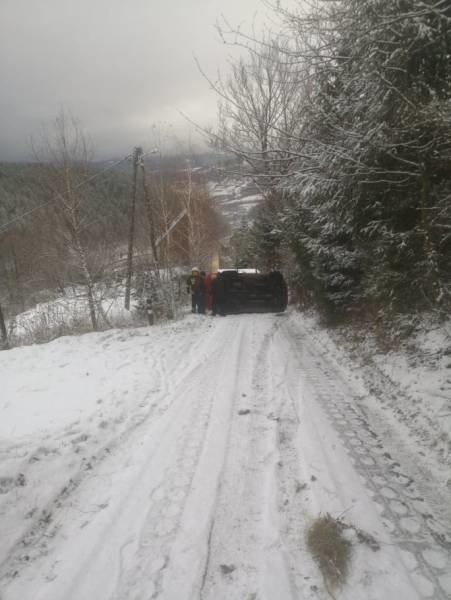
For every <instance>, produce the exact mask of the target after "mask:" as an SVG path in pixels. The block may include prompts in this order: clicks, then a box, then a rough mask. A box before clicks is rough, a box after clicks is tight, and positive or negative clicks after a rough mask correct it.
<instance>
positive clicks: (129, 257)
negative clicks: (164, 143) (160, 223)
mask: <svg viewBox="0 0 451 600" xmlns="http://www.w3.org/2000/svg"><path fill="white" fill-rule="evenodd" d="M141 154H142V149H141V148H135V150H134V152H133V182H132V191H131V196H130V204H129V209H128V223H129V229H128V252H127V275H126V279H125V302H124V306H125V308H126V309H127V310H130V293H131V287H132V270H133V245H134V239H135V207H136V178H137V174H138V162H139V158H140V156H141Z"/></svg>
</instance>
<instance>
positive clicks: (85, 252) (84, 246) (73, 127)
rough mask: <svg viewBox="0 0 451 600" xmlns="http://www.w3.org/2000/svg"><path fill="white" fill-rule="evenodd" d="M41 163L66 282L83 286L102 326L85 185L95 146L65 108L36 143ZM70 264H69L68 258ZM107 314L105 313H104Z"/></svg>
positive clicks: (95, 325) (92, 312) (94, 324)
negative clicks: (53, 200) (90, 244)
mask: <svg viewBox="0 0 451 600" xmlns="http://www.w3.org/2000/svg"><path fill="white" fill-rule="evenodd" d="M34 151H35V155H36V157H37V158H38V160H39V162H40V164H41V171H40V181H41V185H42V188H43V189H44V190H45V191H46V193H47V195H48V196H49V197H52V196H53V197H55V198H56V201H55V202H54V203H53V204H52V211H54V216H55V221H56V224H57V230H56V231H54V236H55V239H56V240H57V241H58V244H59V245H60V246H61V247H62V248H63V249H64V251H65V253H64V257H63V264H62V265H55V267H57V266H59V267H61V266H62V267H63V270H64V271H65V283H66V284H68V283H69V281H68V280H67V279H68V278H70V279H73V281H72V282H71V283H73V284H75V285H77V286H81V288H82V289H83V290H84V295H85V298H86V301H87V305H88V310H89V316H90V320H91V325H92V328H93V329H94V330H96V329H98V315H99V313H100V315H103V310H102V307H101V305H100V302H97V301H96V295H95V273H94V272H93V271H94V270H93V265H94V260H93V257H92V256H91V255H90V250H89V241H90V240H89V235H88V230H89V226H90V224H91V219H92V218H93V215H92V209H91V207H90V205H89V200H90V198H89V194H88V192H87V191H86V188H83V187H82V184H83V182H84V180H85V179H86V178H87V177H88V176H89V174H90V169H89V163H90V160H91V158H92V148H91V145H90V142H89V139H88V137H87V136H86V135H85V133H84V132H83V131H82V129H81V126H80V123H79V122H78V121H77V119H75V118H74V117H72V116H70V115H68V114H66V113H64V112H62V113H61V114H60V115H59V116H58V117H57V119H56V120H55V123H54V125H53V128H52V130H51V131H50V132H48V131H46V132H44V133H43V135H42V136H41V139H40V140H39V142H38V144H37V145H35V146H34ZM66 261H68V263H69V264H67V262H66ZM103 316H104V315H103Z"/></svg>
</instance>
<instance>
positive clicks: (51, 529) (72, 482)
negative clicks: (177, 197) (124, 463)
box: [0, 324, 215, 598]
mask: <svg viewBox="0 0 451 600" xmlns="http://www.w3.org/2000/svg"><path fill="white" fill-rule="evenodd" d="M201 328H202V329H204V330H205V329H207V328H206V327H205V326H204V327H202V324H201ZM212 337H214V333H213V332H212V331H210V330H208V329H207V330H206V331H203V335H198V337H197V338H196V340H195V343H194V344H191V340H188V341H187V345H186V346H183V347H177V348H175V351H173V350H174V349H173V348H172V349H171V348H168V349H165V348H163V351H162V352H161V354H160V355H159V356H158V355H154V354H150V355H149V372H150V373H151V374H152V385H153V387H154V388H155V386H156V387H157V388H158V391H157V392H156V393H151V392H149V393H148V394H147V395H146V402H142V403H140V405H139V406H136V407H135V410H134V412H133V413H132V415H131V416H130V417H129V418H128V419H127V420H126V421H125V422H124V427H122V428H119V429H118V430H117V431H116V432H115V435H114V436H113V437H110V438H108V439H107V440H104V441H103V444H102V445H101V446H100V447H97V448H95V449H94V451H93V449H92V448H89V447H87V449H86V452H87V453H89V454H87V455H86V457H82V460H81V462H80V467H79V469H77V470H76V471H75V472H72V473H71V474H70V478H68V479H67V480H66V482H65V483H64V484H63V485H62V487H61V488H58V489H57V490H53V491H52V492H53V493H52V495H51V496H50V498H49V499H48V501H47V502H46V503H45V505H42V506H40V509H39V511H37V512H36V515H35V517H34V518H33V519H32V521H31V523H30V524H29V526H28V527H27V529H26V530H25V532H24V533H23V534H22V535H21V537H20V538H19V539H17V541H16V543H15V545H14V546H13V547H12V548H10V549H9V551H8V555H7V557H6V558H5V560H4V561H3V562H2V563H1V564H0V581H1V584H2V587H7V586H8V584H10V583H11V582H12V581H13V580H16V578H17V577H19V576H20V575H21V572H22V571H23V570H24V569H27V568H28V567H29V566H30V565H32V564H33V563H34V562H35V561H38V560H41V559H43V560H45V559H46V557H47V556H48V555H50V554H51V553H52V550H54V548H55V544H56V543H57V537H58V534H59V532H60V530H61V529H64V525H65V522H66V520H67V512H68V510H70V508H71V506H72V504H73V497H74V496H75V495H76V494H78V493H79V491H80V490H82V489H83V488H84V487H85V486H86V485H90V482H92V481H94V479H95V478H96V477H97V475H98V471H99V469H100V468H101V467H102V465H103V464H104V463H113V462H114V460H115V457H116V456H117V454H118V453H121V452H122V449H123V448H128V447H133V445H136V443H138V442H139V440H140V439H142V437H143V435H146V431H147V430H148V429H149V426H150V427H153V426H154V425H157V424H158V423H159V422H160V421H161V420H162V419H163V420H164V419H166V421H169V426H170V424H171V423H170V421H171V420H170V419H168V414H167V413H172V412H175V413H176V412H177V407H178V406H179V405H180V404H182V403H183V402H182V400H183V398H182V396H181V395H180V394H178V393H177V390H178V389H179V388H180V387H183V384H184V382H185V381H186V380H187V379H189V378H190V377H191V376H192V375H193V373H194V372H195V371H196V370H199V371H200V370H201V369H202V365H200V364H198V363H195V364H194V366H193V364H192V362H193V361H192V360H191V361H190V360H183V359H182V357H183V355H184V356H185V357H186V355H187V354H188V353H189V349H190V348H194V349H195V350H197V351H199V353H200V355H201V357H202V358H205V356H206V355H207V354H208V349H209V348H210V347H211V344H212V342H211V340H212ZM176 341H177V340H176V339H175V340H174V341H173V343H174V344H175V343H176ZM188 342H189V345H188ZM167 354H169V356H168V357H167V356H166V355H167ZM214 357H215V355H214V354H213V356H212V360H214ZM167 359H169V360H170V361H171V363H172V362H173V361H174V360H177V361H178V363H179V365H180V369H179V370H177V371H175V372H169V371H168V370H167V367H166V362H167ZM132 382H133V380H132V379H131V382H130V383H131V386H132V389H131V391H132V392H133V391H134V387H133V383H132ZM167 429H168V427H166V429H163V432H162V434H163V435H165V433H166V431H167ZM93 452H94V453H95V454H93ZM87 461H88V463H87ZM87 464H88V466H87ZM87 512H92V513H95V512H96V511H87ZM49 516H51V518H48V517H49ZM92 518H94V516H92V517H91V519H92ZM85 525H86V523H83V525H82V526H83V527H84V526H85ZM93 554H94V555H95V554H96V552H94V553H93ZM76 579H77V577H76ZM19 597H20V596H19ZM74 597H75V598H78V596H77V595H75V596H74Z"/></svg>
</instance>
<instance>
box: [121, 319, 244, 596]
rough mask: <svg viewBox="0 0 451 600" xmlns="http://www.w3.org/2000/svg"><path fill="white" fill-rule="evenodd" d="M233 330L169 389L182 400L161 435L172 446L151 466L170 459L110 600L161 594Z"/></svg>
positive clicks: (156, 456)
mask: <svg viewBox="0 0 451 600" xmlns="http://www.w3.org/2000/svg"><path fill="white" fill-rule="evenodd" d="M234 333H235V328H229V329H228V330H227V331H226V335H225V338H224V340H223V341H224V344H223V346H220V347H218V348H216V349H215V350H214V351H213V352H212V353H210V356H209V362H208V363H206V364H205V363H204V362H203V360H204V357H203V356H202V357H201V359H200V360H201V362H200V363H198V362H196V364H195V366H194V367H193V366H192V359H191V363H189V368H188V370H187V372H186V374H185V376H184V377H183V378H182V381H181V382H180V383H179V384H178V386H177V387H176V388H174V389H173V391H172V394H174V396H182V397H183V402H184V406H183V407H181V410H180V412H179V414H178V415H177V416H176V418H175V419H176V420H175V421H174V422H172V423H171V425H170V427H169V429H168V430H167V431H166V432H165V433H164V436H165V437H167V438H168V440H170V443H171V444H172V442H173V441H174V442H175V448H171V449H169V448H168V447H167V445H166V444H165V443H162V445H161V446H160V448H158V450H157V453H156V454H155V455H154V456H153V457H152V462H159V461H160V462H161V463H164V462H165V457H164V456H161V455H162V454H169V455H170V460H167V459H166V464H165V466H164V468H163V469H160V473H159V476H158V483H157V484H156V485H155V483H154V488H153V490H152V492H151V493H150V495H149V496H150V502H149V509H148V511H147V513H146V515H145V517H144V520H143V522H142V524H141V526H140V531H139V539H138V541H137V543H136V542H135V550H134V552H133V553H130V558H129V565H128V567H127V568H125V569H122V571H121V572H120V573H119V577H118V583H117V586H116V590H115V592H114V594H113V595H112V600H113V599H114V600H122V599H123V598H130V599H132V598H133V599H134V598H136V599H137V600H138V599H140V600H141V599H143V598H149V599H150V598H158V597H159V596H160V595H161V594H162V593H164V590H163V577H164V574H165V571H166V569H167V568H168V567H169V566H170V562H171V558H170V556H171V548H172V545H173V543H174V539H175V537H176V536H177V532H178V529H179V526H180V522H181V519H182V514H183V510H184V507H185V503H186V499H187V497H188V496H189V493H190V488H191V484H192V480H193V477H194V474H195V471H196V468H197V464H198V462H199V458H200V455H201V453H202V450H203V445H204V441H205V435H206V431H207V430H208V427H209V422H210V418H211V413H212V410H213V406H214V401H215V392H216V388H217V387H218V385H219V383H220V380H219V379H218V377H217V376H215V374H216V372H217V370H218V367H217V365H218V364H221V362H222V361H223V360H224V356H225V354H226V351H227V349H228V345H229V344H230V343H231V342H232V338H233V336H234ZM171 430H173V431H171Z"/></svg>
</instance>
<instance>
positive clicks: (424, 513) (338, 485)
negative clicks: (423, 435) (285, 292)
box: [0, 314, 451, 600]
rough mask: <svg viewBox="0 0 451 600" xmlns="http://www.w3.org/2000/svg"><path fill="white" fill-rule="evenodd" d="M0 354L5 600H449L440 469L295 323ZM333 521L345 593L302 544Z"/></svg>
mask: <svg viewBox="0 0 451 600" xmlns="http://www.w3.org/2000/svg"><path fill="white" fill-rule="evenodd" d="M337 352H340V351H339V350H337ZM1 358H2V363H1V366H0V377H1V381H2V388H3V390H2V400H1V403H0V421H1V423H2V424H1V425H0V436H1V438H0V440H1V441H0V454H1V460H2V467H1V468H2V472H1V473H0V486H1V487H0V491H1V494H0V524H1V530H2V548H1V549H0V569H1V571H0V576H1V587H0V590H1V598H2V599H3V600H19V599H20V600H23V599H25V598H33V600H44V599H45V600H60V599H62V598H64V600H71V599H73V600H88V599H89V600H92V599H93V598H95V599H96V600H101V599H105V600H106V599H109V600H110V599H111V600H125V599H127V600H129V599H130V600H150V599H151V598H161V599H164V600H181V599H187V600H188V599H192V600H194V599H202V600H207V599H208V600H221V599H224V600H225V599H227V600H232V599H235V598H236V599H240V600H243V599H244V600H263V599H267V600H274V599H276V598H277V599H278V600H295V599H298V598H299V599H300V598H302V599H308V598H312V599H313V598H315V599H318V598H328V597H330V592H332V594H333V596H334V597H335V598H337V599H338V598H346V599H352V600H361V599H362V598H368V599H374V600H376V599H384V600H387V599H391V598H393V599H396V600H402V599H405V600H415V599H421V598H438V599H443V600H444V599H445V598H447V597H449V595H450V594H451V557H450V548H451V534H450V532H449V531H448V530H447V524H449V522H450V518H449V517H450V514H449V493H447V492H446V490H444V488H443V486H442V485H441V484H440V482H439V480H438V479H437V478H436V476H435V475H434V473H435V470H434V469H433V468H432V466H433V462H432V461H433V460H434V459H433V457H432V456H427V455H425V456H423V457H421V456H419V454H418V452H417V447H416V446H415V444H414V442H413V440H412V438H410V437H409V435H408V433H406V432H405V431H404V430H403V429H402V427H401V426H400V425H399V424H398V423H396V422H395V421H394V420H393V419H391V418H389V415H388V414H386V413H384V412H383V411H381V410H380V409H379V408H378V405H377V400H376V399H375V398H372V396H371V395H370V394H369V393H368V392H367V391H366V390H365V387H364V384H363V383H362V381H363V380H362V379H361V378H360V377H359V373H358V372H356V371H353V370H352V368H351V367H352V365H351V366H350V368H346V367H344V366H339V365H338V363H337V362H336V361H335V360H334V358H333V357H332V356H330V355H329V354H328V353H327V352H326V351H325V349H324V348H323V347H321V346H319V345H318V342H317V341H316V339H315V336H314V335H312V330H311V325H309V327H307V326H306V324H305V322H304V320H303V318H302V317H301V316H299V315H295V314H284V315H237V316H229V317H226V318H216V319H213V318H208V317H201V316H199V317H197V316H194V315H193V316H189V317H187V318H186V319H184V320H183V321H181V322H177V323H174V324H171V325H167V326H161V327H154V328H151V329H147V328H146V329H137V330H125V331H113V332H106V333H95V334H88V335H84V336H79V337H72V338H61V339H59V340H56V341H55V342H52V343H49V344H45V345H42V346H34V347H27V348H17V349H14V350H10V351H7V352H4V353H2V357H1ZM371 407H373V408H371ZM439 484H440V485H439ZM443 490H444V491H443ZM447 496H448V497H447ZM326 514H330V515H331V516H332V517H333V518H334V519H338V520H339V521H340V528H341V530H342V531H343V534H344V535H345V536H346V538H347V539H348V540H349V541H350V543H351V544H352V556H351V564H350V567H349V573H348V576H347V581H346V583H345V585H344V587H343V588H342V589H335V590H333V589H330V586H328V585H327V583H326V585H325V582H324V579H323V577H322V575H321V573H320V571H319V570H318V567H317V564H316V562H315V561H314V559H313V558H312V556H311V555H310V553H309V551H308V549H307V544H306V536H307V531H308V529H309V527H310V525H311V523H312V522H313V521H314V520H315V519H316V518H317V517H319V516H320V515H326ZM448 529H449V528H448Z"/></svg>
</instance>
